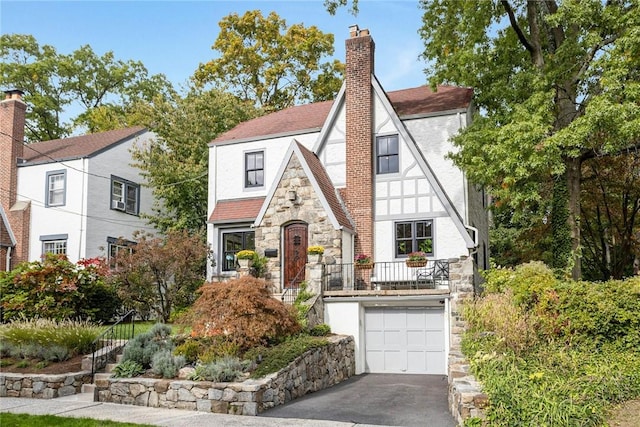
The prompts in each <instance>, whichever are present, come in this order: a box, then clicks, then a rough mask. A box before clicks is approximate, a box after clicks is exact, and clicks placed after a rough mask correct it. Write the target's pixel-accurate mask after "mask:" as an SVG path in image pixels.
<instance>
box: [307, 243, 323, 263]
mask: <svg viewBox="0 0 640 427" xmlns="http://www.w3.org/2000/svg"><path fill="white" fill-rule="evenodd" d="M323 254H324V248H323V247H322V246H309V247H308V248H307V262H309V263H319V262H320V261H322V255H323Z"/></svg>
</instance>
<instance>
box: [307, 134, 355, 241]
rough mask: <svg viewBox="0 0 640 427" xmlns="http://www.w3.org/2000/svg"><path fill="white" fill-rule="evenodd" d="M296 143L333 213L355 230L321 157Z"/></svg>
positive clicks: (344, 224)
mask: <svg viewBox="0 0 640 427" xmlns="http://www.w3.org/2000/svg"><path fill="white" fill-rule="evenodd" d="M296 144H297V145H298V148H299V149H300V152H301V153H302V155H303V156H304V161H305V162H306V163H307V165H309V168H310V169H311V173H313V176H314V177H315V179H316V181H317V182H318V185H319V186H320V191H322V194H323V196H324V198H325V199H326V200H327V203H328V204H329V207H330V208H331V211H332V212H333V215H334V216H335V217H336V220H337V221H338V224H340V225H341V226H342V227H344V228H347V229H349V230H353V229H354V228H355V227H354V226H353V224H352V223H351V220H350V219H349V216H348V215H347V212H346V211H345V209H346V208H345V206H344V205H343V204H342V203H340V199H339V198H338V194H337V193H336V188H335V187H334V186H333V183H332V182H331V178H329V175H328V174H327V171H326V169H325V168H324V166H322V163H321V162H320V159H318V156H316V155H315V154H314V153H313V152H311V151H310V150H308V149H307V148H305V146H304V145H302V144H300V143H299V142H297V141H296Z"/></svg>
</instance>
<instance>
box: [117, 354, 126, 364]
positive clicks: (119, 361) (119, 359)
mask: <svg viewBox="0 0 640 427" xmlns="http://www.w3.org/2000/svg"><path fill="white" fill-rule="evenodd" d="M123 357H124V356H123V355H122V354H118V355H116V363H122V358H123Z"/></svg>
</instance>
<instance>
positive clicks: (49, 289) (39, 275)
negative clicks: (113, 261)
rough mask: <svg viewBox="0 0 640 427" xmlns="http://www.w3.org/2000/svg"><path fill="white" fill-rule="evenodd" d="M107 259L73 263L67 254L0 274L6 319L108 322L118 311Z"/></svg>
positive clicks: (49, 256) (53, 256) (4, 316)
mask: <svg viewBox="0 0 640 427" xmlns="http://www.w3.org/2000/svg"><path fill="white" fill-rule="evenodd" d="M107 272H108V269H107V268H106V265H105V263H104V260H102V259H99V258H93V259H89V260H81V261H78V263H77V264H73V263H71V262H69V261H68V260H67V258H66V257H65V256H63V255H51V254H48V255H46V256H45V257H44V258H43V259H42V261H33V262H24V263H21V264H20V265H18V267H16V268H15V269H14V270H12V271H10V272H0V295H1V297H0V303H1V304H2V316H3V318H2V320H4V321H8V320H13V319H22V318H27V319H33V318H46V319H55V320H63V319H68V318H76V319H83V320H88V319H90V320H94V321H104V320H108V319H110V318H111V317H112V316H113V315H114V313H115V310H116V309H117V308H118V300H117V298H116V296H115V291H114V289H113V288H112V287H110V286H109V285H107V284H106V282H105V277H106V274H107Z"/></svg>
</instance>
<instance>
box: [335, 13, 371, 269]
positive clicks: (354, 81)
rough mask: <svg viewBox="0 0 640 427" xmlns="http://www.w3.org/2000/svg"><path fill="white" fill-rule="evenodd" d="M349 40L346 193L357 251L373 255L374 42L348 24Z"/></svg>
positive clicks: (347, 55) (367, 33) (355, 27)
mask: <svg viewBox="0 0 640 427" xmlns="http://www.w3.org/2000/svg"><path fill="white" fill-rule="evenodd" d="M349 33H350V38H348V39H347V40H346V70H345V80H346V92H345V96H346V115H347V117H346V118H347V130H346V146H347V148H346V151H347V152H346V155H347V185H346V188H345V190H344V193H343V196H344V199H345V203H346V205H347V208H348V209H349V212H350V213H351V216H352V218H353V220H354V221H355V223H356V224H355V225H356V232H357V236H356V239H355V253H356V254H360V253H364V254H367V255H370V256H374V245H373V241H374V239H373V220H374V208H373V203H374V193H373V186H374V181H373V180H374V178H375V176H374V157H373V153H374V147H373V95H372V88H371V76H372V74H373V71H374V50H375V43H374V42H373V39H372V38H371V36H370V35H369V30H364V29H363V30H361V29H360V28H358V26H357V25H353V26H351V27H349Z"/></svg>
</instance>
